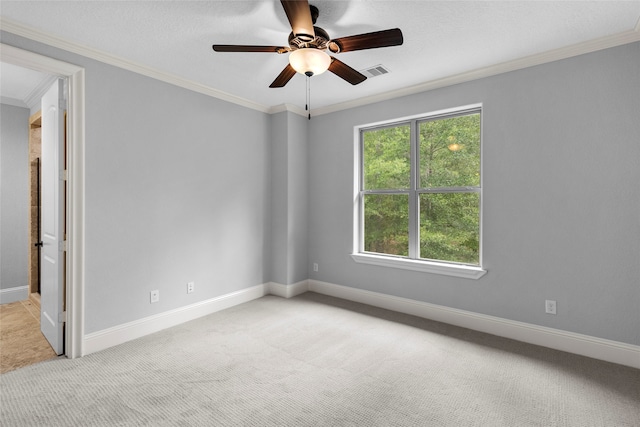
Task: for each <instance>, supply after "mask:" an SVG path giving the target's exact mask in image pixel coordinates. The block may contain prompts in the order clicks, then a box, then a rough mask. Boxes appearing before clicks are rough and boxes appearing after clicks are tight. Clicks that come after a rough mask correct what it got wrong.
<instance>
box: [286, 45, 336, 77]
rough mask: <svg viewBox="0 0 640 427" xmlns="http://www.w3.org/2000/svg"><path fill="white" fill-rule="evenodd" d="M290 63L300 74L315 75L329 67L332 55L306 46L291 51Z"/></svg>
mask: <svg viewBox="0 0 640 427" xmlns="http://www.w3.org/2000/svg"><path fill="white" fill-rule="evenodd" d="M289 64H291V66H292V67H293V69H294V70H296V71H297V72H298V73H300V74H305V75H309V74H308V73H311V74H310V75H312V76H315V75H317V74H322V73H324V72H325V71H327V70H328V69H329V65H331V57H330V56H329V55H327V54H326V52H323V51H321V50H319V49H315V48H311V47H306V48H302V49H298V50H294V51H293V52H291V53H290V54H289Z"/></svg>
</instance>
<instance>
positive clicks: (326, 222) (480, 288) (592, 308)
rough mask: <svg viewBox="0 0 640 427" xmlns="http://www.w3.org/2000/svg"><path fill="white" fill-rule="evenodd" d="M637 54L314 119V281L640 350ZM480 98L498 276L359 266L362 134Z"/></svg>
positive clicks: (615, 54) (491, 253) (631, 49)
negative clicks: (357, 156) (357, 194)
mask: <svg viewBox="0 0 640 427" xmlns="http://www.w3.org/2000/svg"><path fill="white" fill-rule="evenodd" d="M639 58H640V43H633V44H629V45H624V46H620V47H617V48H612V49H607V50H604V51H599V52H595V53H592V54H588V55H582V56H578V57H575V58H571V59H566V60H562V61H558V62H554V63H549V64H545V65H541V66H536V67H532V68H528V69H524V70H520V71H515V72H511V73H506V74H502V75H498V76H494V77H491V78H485V79H481V80H477V81H473V82H469V83H465V84H459V85H455V86H451V87H447V88H443V89H438V90H433V91H430V92H426V93H422V94H417V95H413V96H407V97H404V98H400V99H394V100H391V101H387V102H381V103H377V104H373V105H368V106H363V107H360V108H354V109H351V110H348V111H341V112H338V113H335V114H328V115H324V116H320V117H316V118H314V119H313V120H312V121H311V124H310V126H311V127H310V152H309V153H310V161H309V171H310V172H309V173H310V175H309V182H310V190H309V194H310V220H309V230H310V231H309V243H310V244H309V261H310V262H317V263H318V264H319V266H320V271H319V272H317V273H314V272H310V276H311V278H313V279H317V280H321V281H325V282H329V283H334V284H339V285H345V286H350V287H354V288H360V289H366V290H370V291H375V292H382V293H385V294H390V295H396V296H400V297H406V298H411V299H414V300H419V301H426V302H430V303H434V304H440V305H444V306H448V307H454V308H458V309H463V310H469V311H472V312H477V313H483V314H488V315H492V316H498V317H501V318H506V319H512V320H516V321H522V322H527V323H532V324H536V325H542V326H548V327H553V328H558V329H562V330H567V331H572V332H577V333H583V334H587V335H592V336H596V337H602V338H607V339H611V340H617V341H622V342H627V343H631V344H636V345H638V344H640V328H638V325H640V310H639V309H638V307H640V286H639V284H640V185H639V183H640V166H639V165H640V119H639V114H640V61H639V60H638V59H639ZM382 78H384V77H382ZM478 102H482V103H483V105H484V107H483V120H484V122H483V123H484V127H483V144H484V146H483V149H484V152H483V162H484V169H483V172H484V215H483V223H484V253H483V255H484V264H485V267H486V268H487V269H488V274H486V275H485V276H484V277H482V278H481V279H479V280H469V279H460V278H453V277H446V276H439V275H434V274H424V273H418V272H412V271H405V270H399V269H390V268H382V267H377V266H372V265H364V264H356V263H355V262H354V261H353V260H352V259H351V258H350V257H349V254H350V253H351V251H352V235H353V224H352V212H353V194H352V192H353V190H352V186H353V184H352V183H353V164H354V141H353V128H354V126H356V125H360V124H366V123H371V122H376V121H381V120H387V119H392V118H398V117H403V116H407V115H414V114H419V113H428V112H430V111H436V110H440V109H444V108H450V107H457V106H463V105H468V104H473V103H478ZM545 299H554V300H557V304H558V314H557V315H556V316H553V315H547V314H545V313H544V300H545Z"/></svg>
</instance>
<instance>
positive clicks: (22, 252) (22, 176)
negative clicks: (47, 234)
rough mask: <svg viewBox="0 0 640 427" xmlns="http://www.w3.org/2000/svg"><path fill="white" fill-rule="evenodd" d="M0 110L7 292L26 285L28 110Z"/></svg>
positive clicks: (1, 279)
mask: <svg viewBox="0 0 640 427" xmlns="http://www.w3.org/2000/svg"><path fill="white" fill-rule="evenodd" d="M1 108H2V110H1V111H0V132H1V134H0V236H1V238H0V289H8V288H15V287H19V286H28V284H29V283H28V268H29V265H28V260H29V109H28V108H20V107H14V106H11V105H5V104H2V105H1ZM25 295H26V293H25Z"/></svg>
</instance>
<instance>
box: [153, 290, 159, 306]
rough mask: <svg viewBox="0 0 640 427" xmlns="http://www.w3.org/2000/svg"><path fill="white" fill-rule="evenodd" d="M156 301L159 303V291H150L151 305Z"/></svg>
mask: <svg viewBox="0 0 640 427" xmlns="http://www.w3.org/2000/svg"><path fill="white" fill-rule="evenodd" d="M158 301H160V291H159V290H155V291H151V303H152V304H153V303H154V302H158Z"/></svg>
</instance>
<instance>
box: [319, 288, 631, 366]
mask: <svg viewBox="0 0 640 427" xmlns="http://www.w3.org/2000/svg"><path fill="white" fill-rule="evenodd" d="M309 290H310V291H312V292H317V293H319V294H325V295H330V296H334V297H337V298H342V299H346V300H349V301H355V302H359V303H363V304H368V305H372V306H375V307H380V308H385V309H388V310H393V311H397V312H400V313H405V314H410V315H413V316H418V317H423V318H426V319H431V320H436V321H439V322H444V323H448V324H451V325H455V326H461V327H463V328H468V329H473V330H476V331H480V332H486V333H489V334H493V335H498V336H501V337H505V338H511V339H514V340H517V341H522V342H526V343H530V344H536V345H540V346H543V347H549V348H553V349H556V350H562V351H566V352H569V353H574V354H579V355H582V356H587V357H592V358H594V359H599V360H604V361H607V362H612V363H618V364H620V365H626V366H631V367H633V368H637V369H640V346H636V345H632V344H626V343H621V342H618V341H611V340H606V339H602V338H597V337H592V336H589V335H582V334H576V333H573V332H567V331H562V330H559V329H553V328H547V327H544V326H537V325H532V324H529V323H524V322H517V321H513V320H507V319H502V318H499V317H494V316H487V315H485V314H478V313H473V312H470V311H465V310H458V309H455V308H449V307H445V306H441V305H435V304H429V303H426V302H421V301H415V300H411V299H407V298H400V297H395V296H391V295H386V294H381V293H377V292H371V291H365V290H362V289H356V288H350V287H347V286H340V285H335V284H332V283H326V282H320V281H317V280H309Z"/></svg>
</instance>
